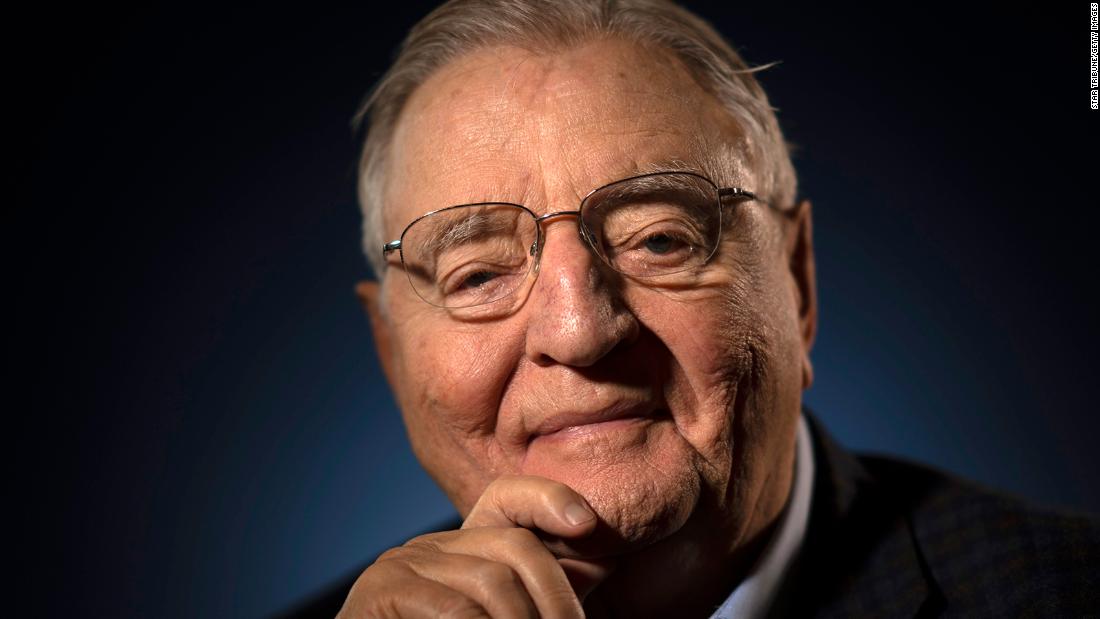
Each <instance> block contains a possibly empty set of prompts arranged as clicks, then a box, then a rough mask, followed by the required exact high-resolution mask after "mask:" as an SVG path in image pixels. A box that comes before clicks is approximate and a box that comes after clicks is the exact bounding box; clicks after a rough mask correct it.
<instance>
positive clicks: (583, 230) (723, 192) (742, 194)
mask: <svg viewBox="0 0 1100 619" xmlns="http://www.w3.org/2000/svg"><path fill="white" fill-rule="evenodd" d="M672 174H681V175H687V176H694V177H695V178H698V179H700V180H703V181H706V182H707V183H708V184H709V185H710V186H712V187H714V189H715V194H716V196H717V199H718V200H717V204H715V206H716V207H717V208H718V217H719V220H718V221H719V229H721V217H722V208H723V207H724V206H726V204H725V203H724V202H723V200H725V199H728V198H745V201H749V200H755V201H757V202H761V203H763V204H765V205H767V206H768V207H770V208H772V209H773V210H775V211H778V212H780V213H782V212H783V210H782V209H780V208H778V207H777V206H775V204H774V203H772V202H771V201H769V200H765V199H763V198H761V197H759V196H758V195H756V193H754V192H752V191H749V190H747V189H743V188H741V187H719V186H718V183H715V182H714V181H713V180H711V179H710V178H708V177H707V176H704V175H703V174H700V173H699V172H693V171H691V170H662V171H659V172H647V173H645V174H636V175H634V176H628V177H626V178H621V179H619V180H616V181H611V182H610V183H605V184H603V185H600V186H599V187H596V188H595V189H593V190H592V191H589V192H588V193H586V194H585V195H584V197H583V198H581V201H580V204H579V205H578V208H577V209H576V210H572V211H554V212H552V213H546V214H545V215H536V214H535V212H534V211H532V210H531V209H529V208H527V207H526V206H524V205H522V204H516V203H515V202H501V201H499V200H491V201H486V202H471V203H468V204H455V205H452V206H445V207H443V208H439V209H435V210H434V211H428V212H427V213H424V214H423V215H420V216H418V217H416V218H415V219H413V220H412V221H410V222H409V223H408V225H406V226H405V228H404V229H403V230H402V231H401V235H400V236H399V237H398V238H396V239H394V240H392V241H390V242H388V243H385V244H383V245H382V259H383V260H385V259H386V257H387V256H388V255H389V254H390V253H391V252H394V251H397V252H400V256H401V267H402V269H406V267H405V252H404V250H403V248H402V246H401V243H402V241H403V240H404V238H405V234H406V233H407V232H408V231H409V229H410V228H412V227H413V226H415V225H416V224H417V223H418V222H419V221H420V220H422V219H426V218H428V217H431V216H433V215H435V214H437V213H442V212H445V211H450V210H454V209H459V208H469V207H477V206H497V205H499V206H512V207H516V208H519V209H521V210H524V211H526V212H527V214H529V215H531V218H532V219H534V220H535V230H536V237H535V243H536V247H537V249H538V251H537V253H536V252H535V251H534V250H535V249H536V247H532V248H531V249H532V256H534V258H535V263H534V265H532V269H533V270H534V272H535V273H536V274H537V273H538V270H539V265H540V264H541V262H542V243H541V241H542V226H541V225H540V224H542V222H544V221H546V220H548V219H553V218H555V217H564V216H576V217H577V228H578V230H579V232H580V236H581V238H582V239H583V240H584V242H585V245H587V246H588V248H589V250H590V251H592V252H593V253H595V254H596V256H597V257H599V258H600V260H601V261H603V262H604V263H605V264H607V266H608V267H609V268H611V269H612V270H613V271H615V272H616V273H621V271H619V270H618V269H616V268H615V267H614V266H613V265H611V264H610V263H608V262H607V258H606V257H605V256H603V255H602V254H601V252H600V250H599V249H597V248H596V246H595V241H594V238H593V236H592V232H591V231H590V230H588V228H587V226H585V224H584V219H583V218H582V217H581V207H583V206H584V203H585V202H587V201H588V198H590V197H592V195H594V194H596V193H597V192H600V191H603V190H604V189H607V188H608V187H611V186H612V185H618V184H619V183H625V182H628V181H633V180H638V179H642V178H649V177H653V176H665V175H672ZM737 204H741V202H738V203H737ZM719 245H721V239H719V242H718V243H715V245H714V247H712V248H711V250H710V253H709V254H707V257H706V258H705V259H703V262H702V264H703V265H705V264H707V263H709V262H710V259H711V258H713V257H714V254H715V253H717V251H718V246H719ZM386 264H387V266H388V263H386ZM406 270H407V269H406ZM623 275H626V276H627V277H630V275H629V274H625V273H623ZM411 283H412V282H410V285H411ZM415 288H416V287H415V286H413V289H414V290H415ZM509 294H510V293H509ZM417 296H420V294H419V293H417ZM506 296H507V295H505V297H506ZM505 297H501V298H505ZM421 300H423V301H424V302H425V303H428V304H429V305H432V306H435V304H434V303H431V302H429V301H428V300H427V299H424V298H423V297H421ZM498 300H499V299H497V300H494V301H488V302H487V303H495V302H496V301H498Z"/></svg>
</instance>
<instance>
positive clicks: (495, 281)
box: [401, 173, 721, 308]
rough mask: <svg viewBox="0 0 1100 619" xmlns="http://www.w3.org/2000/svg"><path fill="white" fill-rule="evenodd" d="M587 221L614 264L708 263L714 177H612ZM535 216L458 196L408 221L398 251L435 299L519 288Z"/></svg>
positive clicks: (641, 274)
mask: <svg viewBox="0 0 1100 619" xmlns="http://www.w3.org/2000/svg"><path fill="white" fill-rule="evenodd" d="M580 211H581V225H582V226H583V228H584V231H585V233H586V236H588V237H589V239H590V243H591V244H592V246H593V248H594V250H595V251H596V253H597V254H598V255H599V256H600V257H601V258H602V259H603V260H604V261H605V262H606V263H607V264H608V265H609V266H611V268H613V269H615V270H616V271H618V272H620V273H623V274H625V275H628V276H631V277H635V278H640V279H643V280H644V279H647V278H651V277H661V278H664V277H666V276H669V275H673V274H675V273H681V272H684V271H687V270H690V269H694V268H697V267H699V266H702V265H703V264H704V263H706V261H707V259H708V258H709V257H710V255H711V254H712V253H713V252H714V250H715V248H716V247H717V244H718V239H719V236H720V232H721V209H720V208H719V205H718V191H717V188H716V187H715V186H714V184H713V183H711V182H710V181H708V180H707V179H705V178H702V177H700V176H696V175H693V174H683V173H659V174H652V175H645V176H640V177H636V178H631V179H626V180H623V181H619V182H616V183H612V184H610V185H607V186H605V187H602V188H600V189H598V190H597V191H594V192H593V193H591V194H590V195H589V196H588V197H587V198H585V200H584V202H583V203H582V204H581V208H580ZM538 225H539V224H538V221H537V220H536V219H535V217H534V215H533V214H532V213H531V212H530V211H528V210H526V209H524V208H522V207H519V206H516V205H512V204H480V205H469V206H458V207H452V208H448V209H443V210H441V211H437V212H435V213H433V214H431V215H429V216H427V217H424V218H422V219H420V220H417V221H416V222H415V223H414V224H412V225H411V226H409V228H408V229H407V230H406V231H405V233H404V235H403V236H402V238H401V252H402V260H403V261H404V263H405V270H406V272H407V273H408V274H409V281H410V283H411V284H412V286H413V289H414V290H415V291H416V293H417V294H418V295H419V296H420V297H421V298H423V299H424V300H425V301H427V302H428V303H430V304H432V305H436V306H440V307H447V308H464V307H473V306H478V305H483V304H487V303H492V302H494V301H498V300H500V299H503V298H505V297H508V296H509V295H512V294H513V293H515V292H517V291H519V290H520V289H521V288H522V287H523V285H524V282H525V281H526V280H527V279H528V277H529V276H530V275H531V274H532V271H533V269H534V264H535V261H537V260H538V258H539V254H540V253H541V252H540V248H539V247H538V243H539V240H540V238H539V229H538Z"/></svg>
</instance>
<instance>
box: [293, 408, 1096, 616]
mask: <svg viewBox="0 0 1100 619" xmlns="http://www.w3.org/2000/svg"><path fill="white" fill-rule="evenodd" d="M806 416H807V419H808V421H809V425H810V431H811V434H812V435H813V440H814V460H815V477H814V497H813V504H812V508H811V510H812V511H811V515H810V524H809V528H808V530H807V532H806V538H805V540H804V542H803V546H802V551H801V553H800V555H799V557H798V559H797V561H796V562H795V564H794V565H793V567H792V572H791V573H790V574H789V576H788V578H787V579H786V580H785V581H784V584H783V586H782V588H781V590H780V592H779V595H778V597H777V602H776V606H775V608H773V612H772V615H773V616H776V617H939V616H960V617H1019V616H1029V617H1100V520H1098V519H1097V518H1095V517H1091V516H1082V515H1070V514H1064V513H1057V512H1053V511H1049V510H1043V509H1039V508H1036V507H1033V506H1031V505H1028V504H1026V503H1024V502H1021V501H1019V500H1018V499H1014V498H1011V497H1008V496H1005V495H1002V494H998V493H996V492H993V491H990V490H988V489H985V488H981V487H979V486H977V485H975V484H973V483H970V482H967V481H963V480H960V479H958V478H955V477H952V476H950V475H947V474H945V473H942V472H939V471H936V470H933V469H930V468H927V467H923V466H919V465H916V464H912V463H906V462H902V461H899V460H895V459H889V458H881V457H859V458H857V457H854V456H853V455H851V454H850V453H848V452H847V451H845V450H844V449H842V448H841V447H840V446H839V445H837V444H836V443H835V442H834V441H833V439H832V438H831V437H830V436H829V435H828V434H827V433H826V432H825V430H824V429H823V428H822V427H821V424H820V422H818V421H817V420H816V419H815V418H814V416H813V415H812V414H811V413H810V411H808V410H807V411H806ZM452 524H453V526H449V527H445V528H457V527H458V526H459V524H460V523H457V522H456V523H452ZM357 576H358V573H356V574H354V575H352V576H351V577H349V579H347V580H346V581H344V582H341V583H338V584H337V585H336V586H334V587H333V588H332V589H331V590H330V591H328V592H327V593H325V594H322V595H320V596H318V597H317V598H315V599H313V600H312V601H310V602H308V603H306V604H304V605H302V606H301V607H299V608H298V609H297V610H295V611H292V612H291V613H289V614H287V615H286V616H287V617H302V618H305V617H332V616H333V615H335V614H336V613H337V612H338V611H339V609H340V606H341V605H342V604H343V601H344V598H345V596H346V595H347V592H348V590H349V589H350V588H351V585H352V583H353V582H354V581H355V578H356V577H357Z"/></svg>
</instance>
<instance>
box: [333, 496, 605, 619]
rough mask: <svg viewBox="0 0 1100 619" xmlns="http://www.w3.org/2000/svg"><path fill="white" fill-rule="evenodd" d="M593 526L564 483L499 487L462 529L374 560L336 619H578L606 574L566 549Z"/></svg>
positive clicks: (600, 565)
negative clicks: (541, 536)
mask: <svg viewBox="0 0 1100 619" xmlns="http://www.w3.org/2000/svg"><path fill="white" fill-rule="evenodd" d="M596 524H597V519H596V515H595V513H594V512H593V511H592V509H591V508H590V507H589V506H588V503H587V502H586V501H585V500H584V498H583V497H581V496H580V495H579V494H577V493H576V492H575V491H573V490H572V489H571V488H569V487H568V486H566V485H564V484H561V483H558V482H556V481H552V480H549V479H545V478H542V477H531V476H523V477H512V476H506V477H501V478H498V479H497V480H495V481H493V482H492V483H491V484H489V487H488V488H486V489H485V492H484V493H482V495H481V497H480V498H479V499H478V501H477V504H476V505H474V508H473V509H472V510H471V511H470V513H469V515H468V516H467V517H466V520H465V521H464V522H463V523H462V528H461V529H459V530H457V531H443V532H439V533H431V534H428V535H421V536H419V537H415V538H413V539H411V540H409V541H408V542H407V543H406V544H405V545H403V546H400V547H397V548H392V549H390V550H388V551H386V552H385V553H383V554H382V556H380V557H379V558H378V560H377V561H375V562H374V564H373V565H371V566H370V567H368V568H367V569H366V571H364V572H363V574H362V575H361V576H360V577H359V579H358V580H356V582H355V585H354V586H353V587H352V588H351V592H350V593H349V595H348V599H347V601H345V602H344V607H343V609H341V611H340V614H339V618H340V619H350V618H352V617H355V618H359V617H379V618H380V617H387V618H389V617H546V618H551V617H562V618H578V617H584V611H583V610H582V608H581V603H582V602H583V601H584V598H585V596H587V595H588V593H590V592H591V591H592V590H593V589H594V588H595V587H596V585H598V584H599V583H600V582H601V581H603V579H604V578H606V577H607V575H608V574H610V572H611V568H612V566H611V563H610V562H609V561H606V560H603V561H601V560H594V559H584V558H581V557H580V556H577V553H575V552H571V551H570V550H569V541H571V540H579V539H581V538H584V537H586V536H588V535H590V534H591V533H592V532H593V531H594V530H595V528H596ZM535 531H539V532H542V533H544V534H546V535H548V536H550V537H551V539H550V540H545V541H544V538H540V537H539V536H538V535H536V533H535ZM544 537H545V536H544ZM553 538H557V540H553ZM551 547H552V548H554V549H555V552H556V553H557V556H555V552H551V550H550V548H551ZM566 555H571V556H566Z"/></svg>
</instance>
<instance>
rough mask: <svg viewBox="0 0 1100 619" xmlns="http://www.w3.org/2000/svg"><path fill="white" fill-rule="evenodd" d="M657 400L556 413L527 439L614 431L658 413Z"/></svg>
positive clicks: (619, 403) (540, 424) (538, 424)
mask: <svg viewBox="0 0 1100 619" xmlns="http://www.w3.org/2000/svg"><path fill="white" fill-rule="evenodd" d="M657 410H658V407H657V403H655V402H646V401H637V400H623V401H620V402H616V403H614V404H612V405H610V406H606V407H604V408H601V409H598V410H595V411H590V412H581V411H565V412H560V413H553V414H551V415H549V416H547V417H545V418H543V419H542V420H540V421H539V422H538V423H536V424H535V426H534V429H533V430H531V433H530V435H529V436H528V438H527V442H528V443H531V442H532V441H534V440H536V439H568V438H570V437H577V436H581V435H586V434H591V433H595V432H602V431H606V430H614V429H616V428H619V427H626V426H629V425H632V424H635V423H639V422H644V421H649V420H651V419H653V418H654V417H655V416H656V414H655V413H656V412H657Z"/></svg>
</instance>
